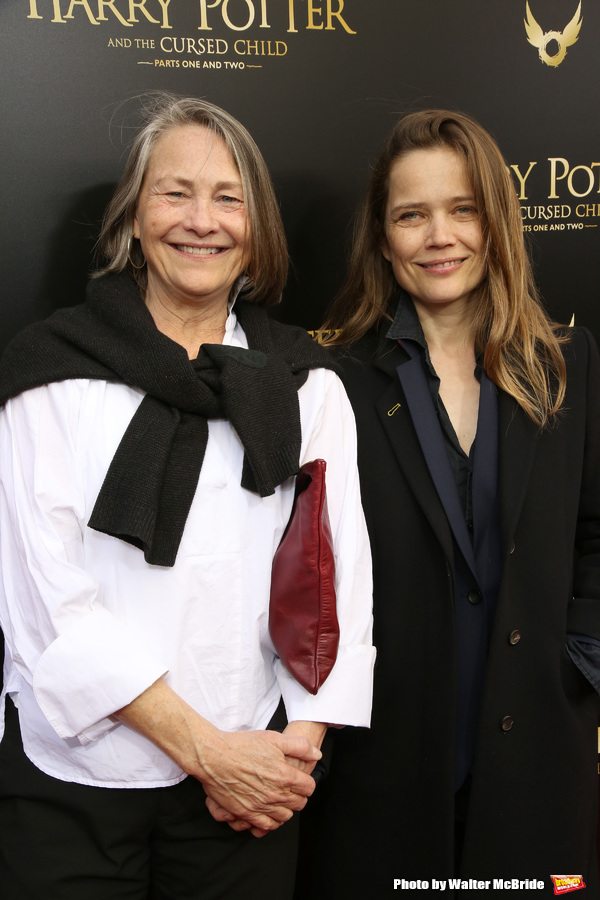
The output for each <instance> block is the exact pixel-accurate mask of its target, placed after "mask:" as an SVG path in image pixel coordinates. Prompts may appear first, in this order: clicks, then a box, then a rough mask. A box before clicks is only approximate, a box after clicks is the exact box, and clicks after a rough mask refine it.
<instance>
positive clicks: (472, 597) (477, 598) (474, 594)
mask: <svg viewBox="0 0 600 900" xmlns="http://www.w3.org/2000/svg"><path fill="white" fill-rule="evenodd" d="M467 600H468V601H469V603H472V604H473V606H476V605H477V604H478V603H481V601H482V600H483V597H482V596H481V591H478V590H476V589H475V588H473V590H472V591H469V593H468V594H467Z"/></svg>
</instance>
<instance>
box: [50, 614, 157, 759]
mask: <svg viewBox="0 0 600 900" xmlns="http://www.w3.org/2000/svg"><path fill="white" fill-rule="evenodd" d="M166 672H167V667H166V666H165V665H164V664H162V663H161V662H158V661H157V660H156V658H155V657H154V656H153V655H152V654H151V653H149V652H147V651H146V650H145V649H144V648H143V647H141V646H140V644H139V641H138V640H136V639H134V638H133V635H132V634H131V633H130V631H129V629H127V628H126V626H124V625H123V624H122V623H121V622H119V621H118V619H117V618H116V617H115V616H113V615H112V614H111V613H109V612H107V611H106V610H103V609H100V610H97V611H95V612H91V613H89V614H88V615H87V616H85V617H84V618H83V619H82V620H80V621H78V622H77V623H76V624H75V625H73V626H72V627H71V628H69V629H68V630H66V631H64V632H63V633H62V634H61V635H60V636H59V637H58V638H57V639H56V640H55V641H53V642H52V643H51V644H50V646H49V647H48V648H47V649H46V650H45V651H44V653H43V654H42V655H41V657H40V659H39V661H38V664H37V666H36V667H35V670H34V673H33V690H34V693H35V697H36V700H37V702H38V703H39V705H40V708H41V710H42V712H43V713H44V715H45V716H46V718H47V719H48V722H49V723H50V724H51V725H52V727H53V728H54V730H55V731H56V733H57V734H58V735H59V737H61V738H63V739H67V738H72V737H76V738H77V739H78V740H79V742H80V743H81V744H87V743H89V742H90V741H91V740H94V739H95V738H97V737H99V736H100V735H101V734H103V733H104V731H106V730H107V729H109V728H113V727H114V725H115V722H114V720H113V719H111V718H109V717H110V716H111V715H112V714H113V713H114V712H115V711H116V710H118V709H121V708H122V707H123V706H126V705H127V704H128V703H130V702H131V701H132V700H134V699H135V698H136V697H137V696H139V695H140V694H141V693H142V692H143V691H144V690H146V688H147V687H148V686H149V685H151V684H153V683H154V682H155V681H157V680H158V679H159V678H161V676H163V675H165V674H166Z"/></svg>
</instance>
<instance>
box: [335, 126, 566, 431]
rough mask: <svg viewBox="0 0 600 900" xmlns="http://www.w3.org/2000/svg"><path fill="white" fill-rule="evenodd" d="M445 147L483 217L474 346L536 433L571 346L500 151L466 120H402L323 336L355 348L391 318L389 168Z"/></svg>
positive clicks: (559, 386) (556, 392)
mask: <svg viewBox="0 0 600 900" xmlns="http://www.w3.org/2000/svg"><path fill="white" fill-rule="evenodd" d="M438 147H448V148H451V149H453V150H456V151H457V152H458V153H460V154H461V155H462V156H463V158H464V160H465V163H466V167H467V174H468V177H469V180H470V182H471V185H472V187H473V192H474V196H475V202H476V204H477V208H478V210H479V215H480V220H481V228H482V233H483V239H484V247H485V256H486V274H485V276H484V279H483V281H482V283H481V284H480V285H479V287H478V288H477V289H476V291H475V296H474V298H473V302H474V303H475V310H474V320H473V328H474V340H475V347H476V349H477V351H478V352H481V353H482V354H483V364H484V368H485V371H486V373H487V375H488V377H489V378H490V379H491V380H492V381H494V382H495V384H497V385H498V387H500V388H501V389H502V390H503V391H506V393H508V394H510V395H511V396H512V397H514V398H515V400H516V401H517V402H518V403H519V404H520V406H521V407H522V408H523V409H524V410H525V412H526V413H527V414H528V415H529V416H530V417H531V418H532V419H533V420H534V421H535V422H536V423H538V424H539V425H545V424H546V423H547V422H548V420H549V419H550V417H551V416H553V415H554V414H555V413H556V412H557V411H558V410H559V408H560V406H561V404H562V402H563V399H564V393H565V383H566V371H565V364H564V359H563V355H562V353H561V350H560V345H561V343H563V342H564V341H565V340H566V339H567V338H566V337H565V336H564V334H561V333H560V332H559V330H558V326H556V325H555V324H554V323H553V322H551V321H550V320H549V318H548V316H547V315H546V313H545V311H544V309H543V307H542V305H541V302H540V298H539V295H538V293H537V290H536V287H535V285H534V282H533V275H532V271H531V264H530V261H529V256H528V254H527V250H526V248H525V243H524V239H523V225H522V219H521V214H520V209H519V202H518V199H517V194H516V191H515V188H514V185H513V182H512V179H511V176H510V174H509V172H508V168H507V166H506V163H505V161H504V159H503V157H502V154H501V153H500V150H499V148H498V145H497V144H496V142H495V141H494V139H493V138H492V137H491V136H490V135H489V134H488V132H487V131H486V130H485V129H484V128H482V126H481V125H479V124H478V123H477V122H475V121H474V120H473V119H471V118H470V117H469V116H467V115H464V114H463V113H458V112H450V111H447V110H439V109H433V110H423V111H420V112H414V113H410V114H409V115H407V116H405V117H403V118H402V119H400V121H399V122H398V123H397V124H396V126H395V128H394V129H393V130H392V132H391V134H390V135H389V137H388V139H387V141H386V143H385V145H384V147H383V150H382V152H381V154H380V156H379V158H378V159H377V161H376V163H375V165H374V166H373V169H372V173H371V177H370V181H369V185H368V188H367V193H366V196H365V199H364V201H363V204H362V207H361V209H360V210H359V214H358V217H357V220H356V224H355V232H354V242H353V247H352V252H351V256H350V264H349V268H348V273H347V276H346V280H345V282H344V285H343V286H342V289H341V291H340V293H339V294H338V296H337V297H336V298H335V300H334V302H333V304H332V306H331V308H330V310H329V312H328V315H327V319H326V321H325V323H324V325H323V329H324V330H330V331H335V332H336V333H335V336H334V337H332V338H331V339H330V340H329V343H333V344H345V345H347V344H351V343H353V342H354V341H356V340H358V339H359V338H360V337H362V336H363V335H364V334H365V333H366V332H367V331H369V330H370V329H371V328H374V327H376V326H378V325H379V324H380V323H381V322H382V320H384V319H389V318H390V312H392V313H393V310H390V304H391V302H392V297H393V295H394V293H395V290H396V280H395V278H394V274H393V271H392V267H391V264H390V263H389V262H388V261H387V260H386V259H385V257H384V256H383V253H382V251H381V247H382V243H383V240H384V236H385V234H384V229H385V209H386V204H387V199H388V191H389V177H390V171H391V169H392V166H393V164H394V163H395V162H396V160H398V159H399V158H400V157H401V156H402V155H403V154H404V153H407V152H408V151H410V150H420V149H429V148H438Z"/></svg>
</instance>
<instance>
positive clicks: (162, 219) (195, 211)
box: [133, 125, 247, 308]
mask: <svg viewBox="0 0 600 900" xmlns="http://www.w3.org/2000/svg"><path fill="white" fill-rule="evenodd" d="M246 225H247V223H246V214H245V209H244V194H243V190H242V182H241V178H240V174H239V172H238V170H237V168H236V165H235V163H234V161H233V159H232V157H231V154H230V152H229V150H228V148H227V146H226V144H225V142H224V141H223V139H222V138H221V137H219V136H218V135H216V134H214V132H212V131H209V130H208V129H207V128H204V127H203V126H201V125H185V126H181V127H177V128H172V129H170V130H169V131H166V132H165V133H164V134H163V135H161V137H160V138H159V139H158V140H157V142H156V144H155V147H154V150H153V152H152V156H151V157H150V161H149V163H148V168H147V170H146V174H145V176H144V181H143V184H142V189H141V191H140V196H139V199H138V205H137V210H136V216H135V220H134V227H133V235H134V237H137V238H139V240H140V243H141V246H142V250H143V252H144V256H145V257H146V262H147V266H148V289H147V293H146V303H147V304H148V305H149V306H152V305H153V304H155V303H160V304H162V305H163V306H165V305H166V306H169V307H190V306H191V307H193V308H194V307H195V308H197V307H198V305H199V304H204V305H212V306H213V307H217V308H218V307H221V306H222V307H223V308H226V306H227V300H228V297H229V292H230V290H231V286H232V284H233V283H234V281H235V280H236V278H237V277H238V275H240V274H241V273H242V271H243V270H244V267H245V265H246V262H247V260H246V253H245V249H246V234H247V228H246Z"/></svg>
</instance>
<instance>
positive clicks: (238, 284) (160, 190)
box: [0, 95, 374, 900]
mask: <svg viewBox="0 0 600 900" xmlns="http://www.w3.org/2000/svg"><path fill="white" fill-rule="evenodd" d="M146 112H147V120H146V124H145V126H144V127H143V128H142V130H141V131H140V133H139V135H138V137H137V139H136V141H135V143H134V144H133V148H132V150H131V154H130V157H129V161H128V163H127V167H126V170H125V173H124V176H123V178H122V180H121V182H120V183H119V185H118V187H117V189H116V192H115V194H114V197H113V200H112V201H111V203H110V205H109V207H108V210H107V214H106V218H105V223H104V227H103V231H102V235H101V246H102V249H103V251H104V253H105V256H106V258H107V260H108V262H107V265H106V266H105V268H104V269H103V270H102V271H101V272H99V273H97V277H96V278H94V279H92V280H91V282H90V285H89V289H88V296H87V299H86V302H85V304H83V305H82V306H80V307H73V308H71V309H67V310H62V311H59V312H58V313H55V314H54V315H53V316H52V317H51V318H50V319H49V320H48V321H47V322H45V323H41V324H38V325H35V326H32V327H31V328H30V329H28V330H26V331H25V332H24V333H23V334H22V335H21V336H20V337H18V338H17V339H16V341H15V342H14V343H13V345H12V346H11V347H10V348H9V350H8V351H7V354H6V356H5V359H4V363H3V368H2V397H1V401H2V402H4V401H7V402H6V403H5V405H4V408H3V410H2V412H1V414H0V453H1V457H2V469H1V472H0V481H1V487H0V529H1V548H0V551H1V571H2V574H1V578H0V616H1V625H2V629H3V631H4V635H5V641H6V666H5V694H6V695H8V697H10V698H11V699H10V700H7V702H6V731H5V734H4V739H3V740H2V743H1V744H0V831H1V833H2V840H1V841H0V848H1V849H0V882H1V884H2V895H3V898H6V900H13V898H14V900H17V898H18V900H26V898H29V900H33V898H40V897H48V898H50V897H56V898H58V897H63V898H67V897H81V896H86V897H88V898H103V900H109V898H110V900H115V898H120V897H123V898H125V897H127V898H133V897H135V898H138V897H139V898H140V900H141V898H148V897H152V898H192V897H193V898H217V897H223V898H228V900H229V898H235V897H239V898H244V900H246V898H252V897H259V896H260V897H263V896H265V894H266V895H268V896H269V897H277V898H279V897H281V898H285V897H289V895H290V892H291V888H292V883H293V872H294V864H295V853H296V818H297V817H295V818H294V819H293V820H292V821H291V822H290V821H289V820H290V819H292V815H293V813H294V812H295V811H297V810H300V809H302V807H303V806H304V805H305V803H306V799H307V797H308V796H309V795H310V794H311V792H312V790H313V787H314V781H313V779H312V778H311V777H310V772H311V771H312V768H313V766H314V765H315V762H316V761H317V760H318V759H319V757H320V751H319V747H320V744H321V741H322V739H323V735H324V732H325V730H326V726H327V724H329V723H333V724H356V725H366V724H367V723H368V720H369V711H370V679H371V670H372V664H373V655H374V651H373V648H372V646H371V642H370V615H371V613H370V596H369V595H370V557H369V551H368V544H367V541H366V531H365V529H364V523H363V520H362V511H361V507H360V497H359V491H358V485H357V482H358V478H357V475H356V472H355V459H354V455H355V433H354V422H353V417H352V413H351V411H350V408H349V405H348V402H347V399H346V397H345V394H344V390H343V388H342V386H341V383H340V382H339V380H338V378H337V376H336V375H335V374H334V372H332V371H331V369H330V362H329V356H328V354H326V353H325V351H323V350H322V349H321V348H319V347H318V346H317V345H316V344H314V343H313V342H312V341H310V339H309V338H308V336H307V335H306V334H305V333H304V332H303V331H302V330H300V329H293V328H289V327H287V326H282V325H279V324H278V323H276V322H273V321H271V320H270V319H269V318H268V317H267V315H266V312H265V310H264V307H265V306H269V305H270V304H272V303H275V302H277V301H278V300H279V297H280V293H281V289H282V287H283V284H284V281H285V277H286V267H287V256H286V249H285V241H284V237H283V231H282V227H281V221H280V217H279V213H278V209H277V204H276V201H275V197H274V193H273V189H272V185H271V182H270V179H269V176H268V173H267V170H266V167H265V164H264V162H263V160H262V157H261V156H260V153H259V151H258V149H257V147H256V146H255V144H254V142H253V141H252V139H251V137H250V135H249V134H248V133H247V132H246V130H245V129H244V128H243V127H242V126H241V125H240V124H239V122H237V121H236V120H235V119H233V118H232V117H231V116H229V115H228V114H227V113H226V112H224V111H223V110H221V109H219V108H218V107H215V106H213V105H211V104H210V103H207V102H204V101H200V100H196V99H181V98H175V97H172V96H169V95H161V96H159V97H158V98H153V99H151V100H148V102H147V109H146ZM314 458H323V459H325V460H326V462H327V464H328V469H327V490H328V501H329V514H330V520H331V530H332V534H333V543H334V549H335V553H336V558H337V571H336V586H337V602H338V618H339V622H340V644H339V651H338V655H337V660H336V662H335V665H334V667H333V669H332V671H331V673H330V675H329V677H328V678H327V680H326V682H325V683H324V684H323V686H322V687H321V689H320V690H319V691H318V693H317V694H316V695H312V694H311V693H309V692H308V691H307V690H305V689H304V687H302V686H301V685H300V684H299V683H298V682H296V681H295V680H294V678H293V677H292V676H291V674H290V673H289V672H288V671H287V670H286V669H285V667H284V666H283V665H282V663H281V661H280V660H279V659H278V657H277V654H276V652H275V649H274V646H273V643H272V641H271V638H270V636H269V628H268V607H269V589H270V579H271V566H272V560H273V555H274V552H275V550H276V548H277V546H278V543H279V541H280V538H281V536H282V533H283V531H284V529H285V526H286V524H287V521H288V519H289V516H290V512H291V509H292V502H293V495H294V478H293V476H294V474H295V473H296V472H297V470H298V467H299V465H300V464H302V463H303V462H304V461H306V460H311V459H314ZM282 696H283V701H284V705H285V710H286V712H287V720H288V722H289V724H287V727H285V730H284V732H283V734H280V733H278V732H277V731H273V730H267V729H268V727H269V723H270V722H271V721H272V720H273V723H274V717H275V714H276V711H277V709H278V705H279V704H280V699H281V697H282ZM3 700H4V696H3ZM13 703H14V706H13ZM15 706H16V708H17V710H18V716H17V713H16V712H15V709H14V707H15ZM284 724H285V720H284ZM186 775H188V776H191V777H188V778H186V777H185V776H186ZM283 823H286V824H285V825H284V826H283V827H281V828H280V826H282V825H283ZM271 831H272V832H274V833H273V834H267V832H271ZM265 835H266V837H265ZM256 837H263V840H260V841H257V840H255V838H256Z"/></svg>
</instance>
